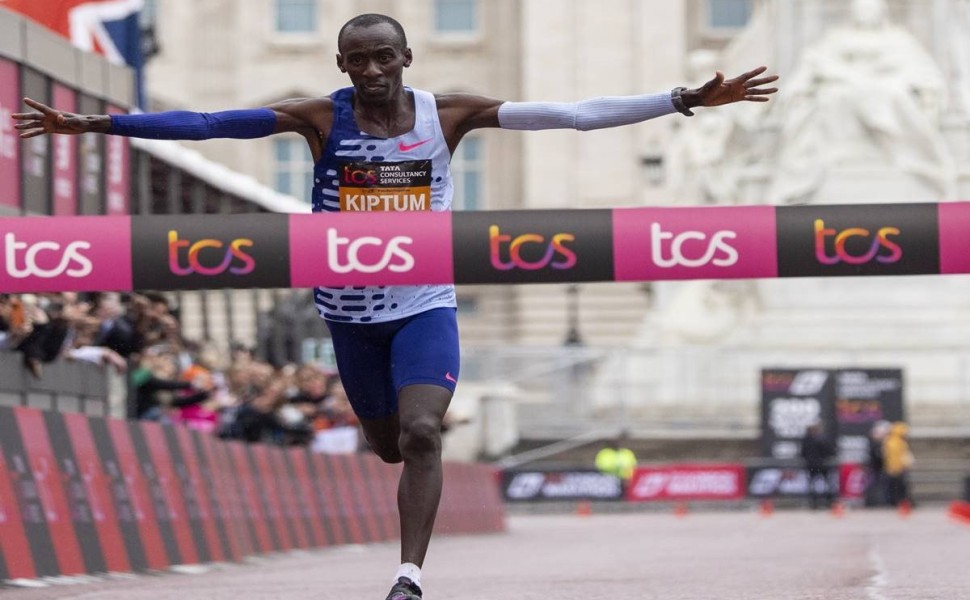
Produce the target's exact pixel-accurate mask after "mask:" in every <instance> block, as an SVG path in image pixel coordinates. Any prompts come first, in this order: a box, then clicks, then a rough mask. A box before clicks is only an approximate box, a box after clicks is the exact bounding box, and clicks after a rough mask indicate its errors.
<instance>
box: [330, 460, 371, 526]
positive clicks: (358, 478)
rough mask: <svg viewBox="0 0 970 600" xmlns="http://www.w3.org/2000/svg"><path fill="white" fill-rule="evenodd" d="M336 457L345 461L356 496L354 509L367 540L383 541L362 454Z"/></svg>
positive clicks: (344, 465) (354, 495) (345, 468)
mask: <svg viewBox="0 0 970 600" xmlns="http://www.w3.org/2000/svg"><path fill="white" fill-rule="evenodd" d="M334 458H336V459H337V462H338V463H343V467H344V472H345V473H346V474H347V475H348V476H349V482H350V488H351V490H352V493H353V497H354V510H355V511H357V515H358V516H359V518H360V521H361V523H362V524H363V526H364V532H365V534H364V535H365V539H366V541H368V542H380V541H382V540H383V538H382V537H381V532H380V529H381V527H380V523H379V522H378V519H377V515H376V514H375V512H374V501H373V499H372V498H371V495H370V490H369V489H368V487H367V483H366V482H365V481H364V472H363V465H362V462H363V461H362V460H361V456H360V455H359V454H338V455H336V456H335V457H334Z"/></svg>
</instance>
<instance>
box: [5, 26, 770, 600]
mask: <svg viewBox="0 0 970 600" xmlns="http://www.w3.org/2000/svg"><path fill="white" fill-rule="evenodd" d="M337 46H338V54H337V68H339V69H340V71H341V72H343V73H347V75H348V76H349V77H350V82H351V84H352V86H351V87H348V88H344V89H341V90H337V91H336V92H334V93H332V94H331V95H330V96H327V97H322V98H300V99H294V100H287V101H283V102H280V103H278V104H273V105H271V106H268V107H265V108H261V109H255V110H233V111H225V112H219V113H212V114H201V113H192V112H185V111H173V112H167V113H155V114H144V115H112V116H107V115H74V114H69V113H63V112H59V111H56V110H53V109H51V108H50V107H47V106H45V105H43V104H40V103H38V102H34V101H33V100H30V99H25V102H26V103H27V104H28V105H29V106H30V107H31V108H33V109H35V111H37V112H31V113H20V114H15V115H14V118H15V119H17V120H19V121H20V123H19V124H18V125H17V128H18V129H20V130H21V131H22V133H21V137H23V138H29V137H33V136H36V135H41V134H45V133H85V132H92V131H93V132H100V133H107V134H112V135H125V136H133V137H145V138H156V139H210V138H256V137H263V136H268V135H272V134H274V133H283V132H296V133H299V134H301V135H303V137H304V138H306V141H307V143H308V144H309V145H310V150H311V152H312V153H313V159H314V161H315V168H314V179H315V185H314V188H313V210H314V211H317V212H319V211H341V210H361V209H363V208H371V209H372V208H373V207H370V206H369V207H364V206H362V204H361V198H360V197H361V195H366V194H367V192H368V190H370V191H374V189H375V188H377V189H382V188H383V190H385V192H384V193H381V194H373V195H374V196H390V197H391V198H390V199H387V200H384V201H383V204H382V205H381V206H380V207H379V208H381V209H384V210H431V211H443V210H449V209H450V208H451V201H452V193H453V184H452V179H451V174H450V172H449V169H448V163H449V161H450V159H451V155H452V153H453V152H454V151H455V148H456V147H457V146H458V143H459V142H460V141H461V139H462V137H463V136H464V135H465V134H466V133H468V132H469V131H472V130H473V129H478V128H484V127H501V128H504V129H519V130H538V129H556V128H572V129H580V130H587V129H598V128H604V127H615V126H619V125H627V124H632V123H639V122H641V121H645V120H647V119H651V118H654V117H659V116H662V115H666V114H671V113H674V112H677V111H679V112H681V113H683V114H686V115H692V114H693V113H691V112H690V109H691V108H693V107H697V106H717V105H721V104H728V103H731V102H738V101H749V102H766V101H767V100H768V97H767V96H768V95H770V94H773V93H775V91H776V89H775V88H765V87H760V86H764V85H766V84H769V83H771V82H773V81H775V80H776V79H777V77H776V76H765V77H759V76H760V75H761V74H762V73H764V71H765V70H766V69H765V67H759V68H757V69H755V70H753V71H749V72H747V73H745V74H743V75H741V76H739V77H737V78H735V79H730V80H725V79H724V76H723V75H722V74H721V73H717V74H716V76H715V77H714V79H712V80H711V81H709V82H707V83H706V84H704V85H703V86H702V87H700V88H698V89H693V90H688V89H685V88H677V89H675V90H673V91H672V92H663V93H659V94H651V95H643V96H627V97H612V98H597V99H592V100H586V101H583V102H579V103H551V102H503V101H501V100H495V99H492V98H486V97H482V96H474V95H470V94H441V95H435V94H431V93H428V92H424V91H420V90H414V89H411V88H408V87H405V86H404V83H403V81H402V74H403V71H404V69H405V68H407V67H409V66H411V62H412V61H413V56H412V53H411V49H410V48H408V45H407V38H406V36H405V33H404V29H403V28H402V27H401V25H400V23H398V22H397V21H396V20H394V19H392V18H391V17H388V16H385V15H378V14H365V15H360V16H357V17H355V18H353V19H351V20H350V21H348V22H347V23H346V24H345V25H344V26H343V28H341V30H340V33H339V35H338V38H337ZM377 164H382V165H392V166H394V167H395V169H398V170H399V172H400V173H403V174H404V175H403V176H400V177H395V178H392V180H391V181H387V182H383V181H381V178H380V177H379V176H375V173H377V172H380V170H379V169H375V166H376V165H377ZM422 194H423V195H424V198H425V200H426V201H425V202H424V203H420V202H418V203H415V201H414V198H420V197H421V196H422ZM308 251H310V249H308ZM314 296H315V302H316V305H317V308H318V309H319V311H320V314H321V316H322V317H323V318H324V319H326V320H327V325H328V327H329V328H330V332H331V334H332V337H333V344H334V350H335V352H336V357H337V367H338V370H339V372H340V378H341V381H342V382H343V384H344V386H345V388H346V391H347V393H348V396H349V398H350V400H351V403H352V404H353V407H354V410H355V412H356V413H357V415H358V416H359V418H360V422H361V425H362V427H363V430H364V434H365V436H366V438H367V441H368V442H369V443H370V446H371V448H372V449H373V450H374V452H375V453H377V455H378V456H380V457H381V458H382V459H383V460H385V461H387V462H391V463H399V462H402V461H403V463H404V468H403V472H402V474H401V480H400V483H399V487H398V509H399V513H400V521H401V566H400V568H399V570H398V572H397V574H396V575H395V581H394V585H393V587H392V589H391V592H390V593H389V594H388V596H387V600H415V599H418V598H421V567H422V565H423V563H424V558H425V553H426V551H427V549H428V543H429V541H430V539H431V531H432V528H433V526H434V520H435V514H436V513H437V510H438V502H439V499H440V496H441V486H442V468H441V424H442V419H443V418H444V415H445V411H446V410H447V409H448V404H449V403H450V402H451V397H452V394H453V393H454V390H455V384H456V383H457V379H458V372H459V361H458V327H457V324H456V317H455V309H456V303H455V293H454V288H453V286H450V285H424V286H386V287H385V286H381V287H368V288H363V289H361V288H353V289H346V288H345V289H333V288H317V289H316V290H315V294H314Z"/></svg>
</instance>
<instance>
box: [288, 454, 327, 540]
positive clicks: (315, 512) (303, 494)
mask: <svg viewBox="0 0 970 600" xmlns="http://www.w3.org/2000/svg"><path fill="white" fill-rule="evenodd" d="M288 454H289V458H290V461H289V462H290V466H291V468H292V472H293V477H294V481H295V483H296V495H297V498H298V500H299V502H300V510H301V513H302V514H303V516H304V519H305V520H306V522H307V525H308V526H309V533H310V542H311V544H313V546H314V547H315V548H322V547H324V546H329V545H330V544H332V543H333V541H332V539H330V538H329V537H328V536H327V532H326V531H325V530H324V525H323V513H322V511H321V510H320V509H321V505H320V502H319V501H318V500H317V495H316V491H315V490H314V489H313V487H314V486H313V482H312V481H311V480H310V469H309V466H308V464H307V453H306V450H303V449H297V448H292V449H290V450H288Z"/></svg>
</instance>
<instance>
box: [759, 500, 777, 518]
mask: <svg viewBox="0 0 970 600" xmlns="http://www.w3.org/2000/svg"><path fill="white" fill-rule="evenodd" d="M758 512H759V513H761V516H762V517H770V516H771V515H772V514H774V512H775V503H774V502H772V501H771V500H762V501H761V505H760V507H759V508H758Z"/></svg>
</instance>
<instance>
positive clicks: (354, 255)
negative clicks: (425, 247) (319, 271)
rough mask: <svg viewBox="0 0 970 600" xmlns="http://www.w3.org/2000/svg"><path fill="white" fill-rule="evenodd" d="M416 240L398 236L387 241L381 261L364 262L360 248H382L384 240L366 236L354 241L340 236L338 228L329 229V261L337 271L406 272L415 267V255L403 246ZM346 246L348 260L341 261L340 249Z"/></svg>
mask: <svg viewBox="0 0 970 600" xmlns="http://www.w3.org/2000/svg"><path fill="white" fill-rule="evenodd" d="M413 243H414V240H413V239H412V238H410V237H408V236H403V235H401V236H396V237H393V238H391V239H390V241H388V242H387V246H386V247H385V248H384V253H383V254H382V255H381V258H380V260H379V261H377V262H376V263H374V264H369V265H368V264H364V263H363V262H362V261H361V259H360V250H361V248H363V247H364V246H375V247H377V248H380V247H381V246H383V245H384V240H382V239H380V238H377V237H373V236H364V237H360V238H357V239H355V240H353V241H351V240H350V238H345V237H340V235H339V234H338V233H337V230H336V229H333V228H331V229H328V230H327V261H328V263H329V265H330V269H331V270H332V271H334V272H335V273H351V272H354V271H356V272H358V273H377V272H379V271H383V270H384V269H387V270H388V271H392V272H394V273H406V272H407V271H410V270H411V269H413V268H414V257H413V256H412V255H411V253H409V252H408V251H407V250H405V249H404V248H403V246H406V245H409V244H413ZM344 246H346V248H347V250H346V260H345V261H343V262H341V260H340V249H341V248H342V247H344ZM395 258H396V259H398V260H399V261H400V262H398V263H396V264H391V261H392V260H394V259H395Z"/></svg>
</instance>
